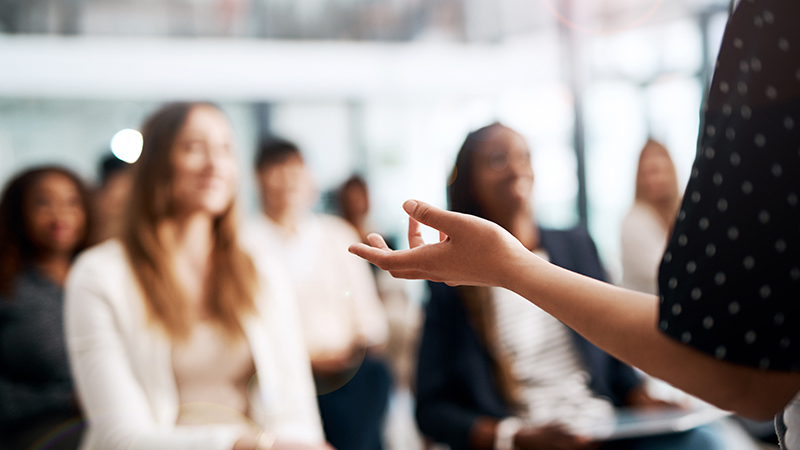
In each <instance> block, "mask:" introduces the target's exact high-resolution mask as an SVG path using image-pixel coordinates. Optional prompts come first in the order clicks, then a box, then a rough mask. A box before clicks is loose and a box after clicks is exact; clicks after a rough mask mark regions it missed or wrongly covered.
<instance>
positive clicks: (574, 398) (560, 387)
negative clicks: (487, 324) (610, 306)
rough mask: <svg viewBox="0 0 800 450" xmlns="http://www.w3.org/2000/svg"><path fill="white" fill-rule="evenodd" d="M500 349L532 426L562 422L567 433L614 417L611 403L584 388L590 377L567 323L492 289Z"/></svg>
mask: <svg viewBox="0 0 800 450" xmlns="http://www.w3.org/2000/svg"><path fill="white" fill-rule="evenodd" d="M492 299H493V302H494V306H495V313H496V314H495V316H496V318H497V330H498V331H497V334H498V338H499V344H500V346H501V349H502V350H503V351H504V352H506V354H507V355H508V356H509V357H510V359H511V362H512V370H513V373H514V375H515V377H516V379H517V380H518V381H519V382H520V385H521V391H520V392H521V394H522V400H523V404H524V407H525V409H524V410H523V413H522V414H521V417H520V418H521V419H522V420H524V421H526V422H527V423H529V424H530V425H532V426H542V425H547V424H550V423H561V424H563V425H564V426H566V427H567V428H568V429H569V430H570V431H572V433H574V434H576V435H581V434H585V433H581V432H582V431H583V430H586V429H587V428H589V427H594V426H596V425H597V424H598V423H608V421H609V420H611V419H612V418H613V413H614V406H613V405H612V404H611V402H610V401H609V400H608V399H605V398H599V397H596V396H595V395H594V393H593V392H592V390H591V389H590V388H589V379H590V376H589V374H588V373H587V372H586V370H585V368H584V364H583V361H582V360H581V355H580V354H579V353H578V350H577V348H576V347H575V344H574V341H573V339H572V336H571V335H570V333H571V332H570V331H569V329H568V328H567V326H566V325H564V324H562V323H561V322H559V321H558V320H557V319H555V318H554V317H553V316H551V315H550V314H548V313H546V312H544V311H542V310H541V309H539V308H538V307H537V306H535V305H533V304H531V303H530V302H528V301H527V300H525V299H524V298H522V297H521V296H519V295H517V294H515V293H514V292H511V291H509V290H506V289H502V288H492Z"/></svg>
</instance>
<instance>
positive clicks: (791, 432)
mask: <svg viewBox="0 0 800 450" xmlns="http://www.w3.org/2000/svg"><path fill="white" fill-rule="evenodd" d="M783 423H784V424H785V425H786V436H784V439H783V445H784V446H785V447H786V449H787V450H800V392H798V393H797V395H795V396H794V398H793V399H792V401H791V402H790V403H789V406H787V407H786V410H784V412H783Z"/></svg>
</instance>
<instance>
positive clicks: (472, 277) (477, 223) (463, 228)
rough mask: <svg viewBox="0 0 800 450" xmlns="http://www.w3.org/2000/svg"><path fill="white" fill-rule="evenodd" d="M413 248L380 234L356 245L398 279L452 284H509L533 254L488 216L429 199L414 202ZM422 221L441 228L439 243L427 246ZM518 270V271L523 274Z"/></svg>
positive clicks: (411, 219) (355, 248)
mask: <svg viewBox="0 0 800 450" xmlns="http://www.w3.org/2000/svg"><path fill="white" fill-rule="evenodd" d="M403 209H405V210H406V212H407V213H408V215H409V216H410V217H409V219H408V244H409V247H410V249H408V250H391V249H390V248H389V247H388V246H387V245H386V242H384V240H383V238H382V237H381V236H380V235H377V234H371V235H369V236H368V237H367V239H369V243H370V245H365V244H354V245H351V246H350V252H351V253H354V254H356V255H358V256H360V257H362V258H364V259H366V260H368V261H369V262H371V263H373V264H375V265H376V266H378V267H380V268H381V269H383V270H386V271H388V272H389V273H391V274H392V276H394V277H396V278H411V279H427V280H431V281H442V282H445V283H447V284H449V285H451V286H454V285H460V284H466V285H474V286H504V287H507V284H506V283H508V282H509V281H511V280H512V279H513V278H512V277H513V274H514V273H515V272H517V271H516V270H514V269H515V268H516V267H518V266H520V265H522V264H523V262H524V260H525V258H526V257H529V256H530V252H528V251H527V250H526V249H525V247H524V246H523V245H522V244H521V243H520V242H519V241H518V240H517V239H516V238H515V237H514V236H512V235H511V234H510V233H509V232H507V231H506V230H504V229H503V228H502V227H500V226H499V225H497V224H495V223H493V222H489V221H488V220H484V219H480V218H478V217H474V216H470V215H467V214H460V213H455V212H451V211H445V210H442V209H439V208H436V207H434V206H431V205H429V204H427V203H424V202H417V201H415V200H408V201H406V202H405V203H404V204H403ZM420 224H424V225H427V226H429V227H431V228H434V229H436V230H438V231H439V242H437V243H433V244H426V243H425V242H424V241H423V240H422V232H421V227H420ZM517 273H518V272H517Z"/></svg>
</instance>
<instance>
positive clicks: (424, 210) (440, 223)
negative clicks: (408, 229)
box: [403, 200, 464, 235]
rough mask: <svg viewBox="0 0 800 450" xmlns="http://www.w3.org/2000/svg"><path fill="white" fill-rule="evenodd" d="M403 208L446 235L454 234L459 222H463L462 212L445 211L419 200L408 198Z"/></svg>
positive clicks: (418, 220) (421, 221)
mask: <svg viewBox="0 0 800 450" xmlns="http://www.w3.org/2000/svg"><path fill="white" fill-rule="evenodd" d="M403 209H405V210H406V212H407V213H408V215H409V216H411V217H412V218H413V219H415V220H416V221H417V222H419V223H421V224H424V225H427V226H429V227H431V228H435V229H437V230H439V231H440V232H443V233H444V234H446V235H452V232H453V231H456V230H457V227H458V224H459V223H463V220H464V219H463V218H462V217H461V216H462V214H459V213H455V212H452V211H445V210H443V209H441V208H437V207H435V206H433V205H429V204H428V203H425V202H420V201H417V200H406V202H405V203H403Z"/></svg>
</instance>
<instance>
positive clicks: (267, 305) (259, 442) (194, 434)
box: [65, 103, 327, 450]
mask: <svg viewBox="0 0 800 450" xmlns="http://www.w3.org/2000/svg"><path fill="white" fill-rule="evenodd" d="M143 135H144V148H143V151H142V155H141V158H140V159H139V161H138V162H137V163H136V164H135V166H134V175H133V181H134V186H136V189H135V190H133V191H132V192H131V197H130V202H129V205H128V210H127V220H126V221H125V228H124V230H123V233H122V236H121V238H120V239H112V240H109V241H106V242H105V243H103V244H100V245H98V246H96V247H94V248H92V249H90V250H88V251H86V252H85V253H84V254H83V255H82V256H81V257H80V258H78V260H77V262H76V264H75V267H74V269H73V271H72V273H71V274H70V277H69V280H68V282H67V289H66V312H65V314H66V332H67V344H68V349H69V354H70V360H71V363H72V368H73V373H74V375H75V381H76V385H77V388H78V393H79V395H80V399H81V403H82V406H83V408H84V411H85V413H86V416H87V419H88V429H87V433H86V439H85V442H84V443H83V448H84V449H87V450H89V449H91V450H95V449H96V450H135V449H143V450H144V449H147V450H153V449H165V450H166V449H170V450H172V449H187V450H188V449H195V450H196V449H208V450H212V449H213V450H231V449H233V450H253V449H270V448H272V449H275V450H278V449H304V450H305V449H322V448H327V446H325V444H324V440H323V435H322V427H321V424H320V420H319V415H318V411H317V406H316V403H315V401H314V400H315V398H314V386H313V379H312V376H311V370H310V366H309V361H308V357H307V354H306V351H305V349H304V348H303V345H302V335H301V331H300V325H299V318H298V317H297V315H296V310H295V309H294V308H295V305H294V303H293V302H292V301H291V297H290V295H291V294H290V292H291V290H290V287H289V286H287V285H285V284H284V280H283V279H282V277H281V276H279V275H276V274H275V272H274V269H273V268H272V267H271V266H269V265H266V264H262V265H259V266H258V267H256V266H254V264H253V262H252V261H251V259H250V257H249V256H248V255H247V254H246V253H245V252H244V251H243V250H242V249H241V248H240V247H239V245H238V239H237V225H236V220H235V214H236V208H235V201H234V199H235V194H236V184H237V162H236V151H235V148H234V139H233V132H232V130H231V126H230V124H229V122H228V120H227V118H226V117H225V116H224V114H223V113H222V112H221V111H220V110H219V109H217V108H216V107H215V106H212V105H209V104H204V103H175V104H170V105H166V106H164V107H163V108H161V109H160V110H158V111H157V112H155V113H154V114H153V115H151V116H150V118H149V119H148V120H147V121H146V123H145V124H144V128H143Z"/></svg>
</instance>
